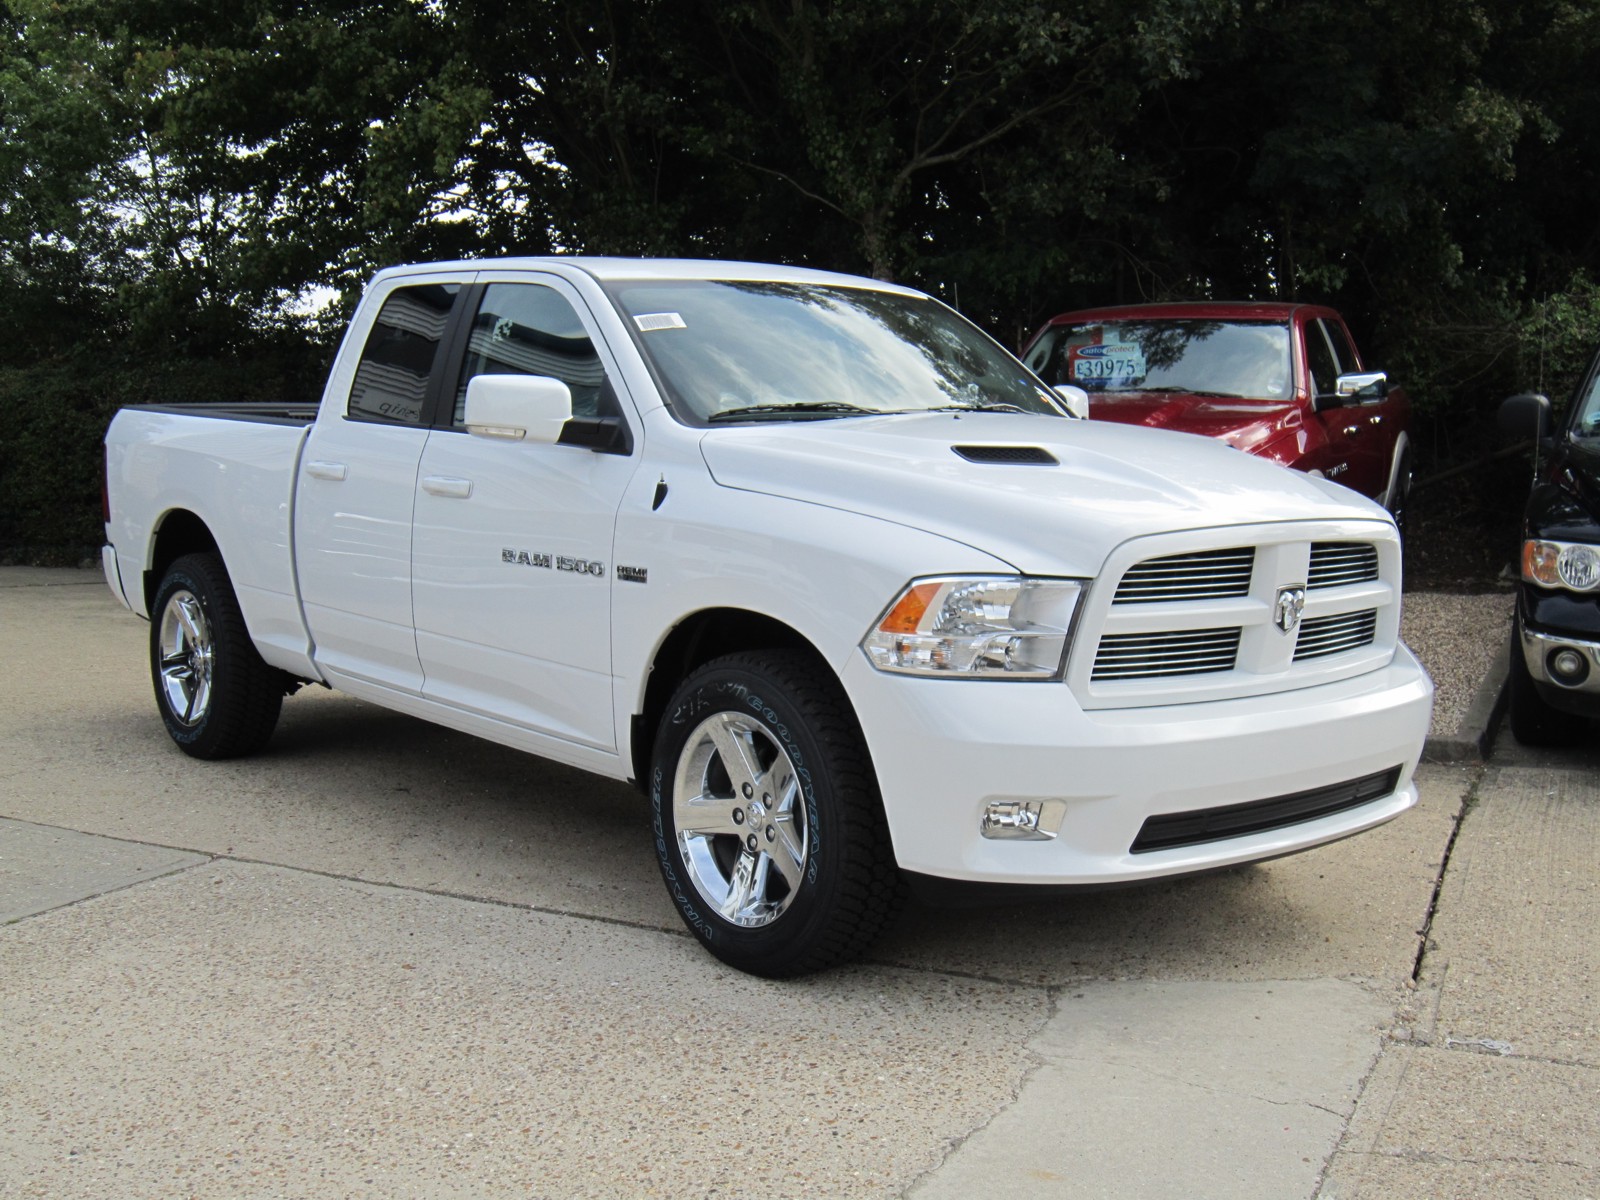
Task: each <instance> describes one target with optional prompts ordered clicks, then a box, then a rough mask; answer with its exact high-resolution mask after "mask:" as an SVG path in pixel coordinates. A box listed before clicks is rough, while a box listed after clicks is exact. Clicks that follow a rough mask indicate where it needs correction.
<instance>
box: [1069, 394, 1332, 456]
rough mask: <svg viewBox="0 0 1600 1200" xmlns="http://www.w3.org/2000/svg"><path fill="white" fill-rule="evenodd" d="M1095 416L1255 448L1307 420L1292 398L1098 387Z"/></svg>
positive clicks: (1093, 402) (1091, 400)
mask: <svg viewBox="0 0 1600 1200" xmlns="http://www.w3.org/2000/svg"><path fill="white" fill-rule="evenodd" d="M1089 416H1090V419H1092V420H1096V421H1115V422H1117V423H1118V424H1120V425H1149V426H1151V427H1152V428H1155V429H1171V430H1175V431H1177V432H1179V433H1198V434H1201V435H1203V436H1205V437H1213V438H1220V439H1222V440H1223V441H1225V442H1227V443H1228V445H1230V446H1233V447H1235V448H1236V449H1239V450H1254V449H1256V448H1257V447H1259V446H1263V445H1265V444H1266V443H1267V442H1269V441H1271V440H1272V439H1273V438H1275V437H1277V436H1278V435H1279V434H1280V433H1283V432H1284V431H1285V430H1289V429H1293V428H1295V427H1297V426H1298V425H1299V424H1300V422H1301V416H1300V406H1299V405H1298V404H1296V403H1295V402H1294V401H1292V400H1253V399H1249V398H1245V397H1231V396H1229V397H1222V396H1196V395H1192V394H1190V393H1188V392H1137V391H1132V392H1114V393H1104V392H1097V393H1094V394H1092V395H1091V396H1090V397H1089Z"/></svg>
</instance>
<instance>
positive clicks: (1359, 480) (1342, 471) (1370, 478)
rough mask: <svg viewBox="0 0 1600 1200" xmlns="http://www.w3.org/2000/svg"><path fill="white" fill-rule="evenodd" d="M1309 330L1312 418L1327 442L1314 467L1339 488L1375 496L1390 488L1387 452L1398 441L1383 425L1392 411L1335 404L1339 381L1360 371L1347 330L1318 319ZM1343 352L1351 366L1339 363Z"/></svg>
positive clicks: (1370, 404)
mask: <svg viewBox="0 0 1600 1200" xmlns="http://www.w3.org/2000/svg"><path fill="white" fill-rule="evenodd" d="M1304 328H1305V351H1306V364H1307V366H1308V367H1309V368H1310V374H1311V387H1312V391H1313V393H1314V395H1315V397H1316V398H1317V401H1318V402H1317V405H1316V412H1315V415H1314V416H1313V417H1312V419H1313V420H1314V421H1316V422H1317V423H1318V424H1320V425H1321V426H1322V430H1323V435H1324V437H1325V438H1326V439H1327V452H1326V458H1325V460H1324V461H1322V462H1318V463H1316V464H1315V465H1316V466H1318V467H1320V468H1321V470H1322V473H1323V474H1324V475H1326V476H1327V477H1328V478H1329V479H1332V480H1333V481H1334V482H1335V483H1342V484H1344V485H1345V487H1347V488H1353V489H1355V490H1356V491H1358V492H1360V493H1361V494H1362V495H1363V496H1376V495H1377V494H1378V493H1379V492H1381V491H1383V490H1384V489H1385V488H1386V487H1388V486H1389V453H1388V452H1389V447H1390V444H1391V443H1392V440H1393V437H1392V434H1391V433H1390V432H1389V430H1387V429H1385V428H1384V427H1383V425H1384V421H1385V420H1386V419H1387V418H1388V414H1389V408H1390V406H1388V405H1385V404H1384V403H1382V402H1381V401H1376V400H1374V401H1363V402H1351V401H1348V400H1346V401H1344V402H1343V403H1339V404H1337V405H1335V404H1332V403H1330V399H1329V398H1331V397H1333V395H1334V387H1335V382H1336V381H1337V379H1338V378H1339V376H1340V375H1342V374H1350V373H1354V372H1356V371H1359V370H1360V369H1361V368H1360V366H1359V365H1358V364H1357V362H1356V360H1355V352H1354V351H1353V350H1352V349H1351V348H1350V339H1349V338H1348V337H1346V336H1345V334H1344V329H1343V327H1342V326H1337V325H1333V324H1332V323H1331V322H1327V321H1323V320H1321V319H1316V320H1311V321H1307V322H1306V324H1305V327H1304ZM1336 348H1337V349H1336ZM1339 350H1342V351H1343V353H1344V355H1345V356H1346V358H1347V360H1348V361H1344V362H1342V361H1340V358H1339V356H1338V351H1339Z"/></svg>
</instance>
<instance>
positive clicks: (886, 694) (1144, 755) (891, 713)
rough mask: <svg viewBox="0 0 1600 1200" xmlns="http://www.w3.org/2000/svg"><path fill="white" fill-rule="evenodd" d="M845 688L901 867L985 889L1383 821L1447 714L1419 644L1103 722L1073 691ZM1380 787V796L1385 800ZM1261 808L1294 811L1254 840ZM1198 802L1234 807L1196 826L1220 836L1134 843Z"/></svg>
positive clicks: (904, 684)
mask: <svg viewBox="0 0 1600 1200" xmlns="http://www.w3.org/2000/svg"><path fill="white" fill-rule="evenodd" d="M844 682H845V686H846V688H847V689H848V691H849V693H850V696H851V699H852V701H853V702H854V704H855V706H856V711H857V714H858V716H859V717H860V719H861V724H862V728H863V729H864V730H865V731H866V737H867V741H868V744H869V746H870V749H871V752H872V758H873V765H874V767H875V768H876V770H877V774H878V782H879V785H880V787H881V789H882V792H883V799H884V808H885V810H886V813H887V815H888V820H889V828H890V832H891V834H892V836H893V839H894V847H895V854H896V857H897V858H898V860H899V862H900V865H901V867H903V868H904V869H906V870H908V871H915V872H918V873H921V874H925V875H932V876H937V877H941V878H945V879H959V880H969V881H974V882H986V883H987V882H993V883H1027V884H1043V885H1050V884H1057V885H1060V884H1068V885H1071V884H1103V883H1116V882H1125V881H1131V880H1139V879H1154V878H1160V877H1163V876H1168V875H1179V874H1187V873H1190V872H1195V871H1204V870H1210V869H1213V868H1216V867H1224V866H1230V865H1233V864H1237V863H1246V862H1253V861H1257V860H1260V859H1265V858H1274V857H1277V856H1279V855H1283V854H1290V853H1294V852H1295V851H1299V850H1305V849H1308V848H1310V847H1312V846H1316V845H1320V844H1322V843H1324V842H1329V841H1334V840H1336V839H1339V838H1343V837H1348V836H1349V835H1350V834H1353V833H1358V832H1360V831H1361V830H1363V829H1368V828H1371V827H1372V826H1374V825H1379V824H1382V823H1383V822H1384V821H1387V820H1390V819H1391V818H1393V817H1395V816H1398V815H1399V814H1400V813H1402V812H1404V811H1405V810H1406V809H1407V808H1409V807H1411V806H1412V805H1413V804H1415V803H1416V799H1417V793H1416V788H1415V786H1414V785H1413V783H1412V780H1411V776H1412V772H1413V770H1414V769H1415V767H1416V763H1417V760H1418V758H1419V757H1420V756H1421V753H1422V746H1423V742H1424V741H1425V740H1426V738H1427V734H1428V725H1429V721H1430V719H1431V716H1432V708H1433V684H1432V683H1431V682H1430V681H1429V679H1428V676H1427V673H1426V672H1425V671H1424V670H1423V669H1422V667H1421V666H1420V665H1419V664H1418V663H1417V661H1416V659H1415V658H1413V657H1412V655H1411V654H1410V652H1409V651H1408V650H1407V649H1406V648H1405V647H1404V646H1400V647H1398V648H1397V649H1396V652H1395V656H1394V659H1393V661H1392V662H1391V663H1390V664H1389V665H1388V666H1386V667H1383V668H1381V669H1379V670H1375V671H1371V672H1368V673H1366V674H1364V675H1360V676H1357V677H1355V678H1351V679H1344V680H1340V681H1338V682H1334V683H1327V684H1322V685H1318V686H1315V687H1307V688H1301V689H1298V690H1295V691H1290V692H1279V693H1276V694H1274V695H1270V696H1261V697H1246V698H1238V699H1230V700H1217V701H1210V702H1200V703H1193V704H1179V705H1167V706H1160V707H1146V708H1129V709H1101V710H1095V711H1090V712H1086V711H1084V710H1083V709H1082V708H1080V707H1079V705H1078V703H1077V700H1076V699H1075V697H1074V696H1073V694H1072V692H1071V690H1070V689H1069V688H1068V687H1067V686H1066V685H1064V684H1028V683H1016V682H979V681H973V680H937V679H914V678H908V677H905V676H894V675H885V674H881V673H879V672H877V671H875V670H873V668H872V667H871V665H870V664H868V663H867V662H866V661H865V659H864V658H861V657H859V656H858V657H857V658H856V659H855V660H853V661H852V662H851V664H850V665H849V666H847V668H846V670H845V672H844ZM1391 772H1392V774H1390V773H1391ZM1375 778H1382V779H1383V780H1384V786H1383V790H1382V794H1377V795H1373V794H1372V792H1371V785H1370V781H1371V780H1373V779H1375ZM1391 779H1392V780H1393V783H1392V786H1390V785H1389V782H1388V781H1389V780H1391ZM1361 781H1365V784H1364V786H1365V787H1366V788H1367V790H1366V791H1364V792H1363V791H1360V790H1359V789H1358V791H1357V792H1356V793H1354V794H1353V800H1352V802H1350V803H1345V804H1344V805H1343V806H1342V807H1339V808H1338V810H1337V811H1332V812H1326V813H1325V815H1312V816H1310V817H1309V818H1308V819H1294V816H1293V814H1294V812H1295V804H1296V803H1298V802H1299V798H1301V797H1303V796H1306V795H1321V796H1329V795H1335V796H1336V795H1337V794H1338V793H1339V790H1340V789H1341V788H1343V787H1345V785H1355V784H1357V783H1358V782H1361ZM1368 796H1371V798H1370V799H1369V798H1367V797H1368ZM1262 802H1269V803H1274V804H1277V805H1279V807H1278V808H1277V809H1275V810H1273V811H1275V812H1278V813H1279V814H1280V818H1281V819H1280V823H1277V824H1275V825H1273V827H1271V828H1264V829H1263V828H1257V829H1254V830H1253V831H1251V830H1250V829H1249V826H1250V821H1248V820H1244V821H1229V820H1228V819H1227V813H1228V811H1229V810H1232V809H1234V807H1235V806H1241V805H1249V804H1257V805H1260V804H1261V803H1262ZM1326 807H1328V806H1326V805H1325V806H1324V809H1325V808H1326ZM1199 810H1222V813H1223V819H1222V820H1221V821H1219V822H1218V823H1217V824H1216V825H1215V826H1214V827H1213V826H1207V825H1204V824H1201V825H1198V826H1195V827H1196V828H1200V829H1202V830H1204V829H1206V828H1216V829H1219V830H1222V831H1224V832H1223V833H1222V834H1221V835H1220V836H1215V837H1213V836H1211V835H1210V834H1203V836H1204V837H1206V838H1207V839H1208V840H1200V841H1194V840H1192V839H1191V840H1190V841H1189V842H1188V844H1183V845H1171V846H1165V847H1163V848H1155V849H1146V848H1144V847H1147V846H1149V845H1150V844H1151V843H1150V839H1149V837H1148V835H1147V834H1146V835H1145V840H1144V841H1143V842H1142V843H1141V846H1140V848H1139V849H1135V843H1136V842H1140V839H1141V835H1142V834H1144V833H1145V830H1146V822H1147V821H1149V820H1150V819H1151V818H1162V817H1166V818H1170V820H1169V821H1167V822H1165V824H1166V825H1167V827H1168V828H1171V827H1172V826H1174V825H1178V826H1182V825H1184V824H1185V819H1184V818H1183V817H1180V816H1178V814H1194V813H1197V812H1199ZM1258 811H1259V810H1258ZM1310 811H1312V812H1313V813H1315V812H1316V809H1315V807H1313V808H1312V809H1311V810H1310ZM996 812H1000V813H1002V814H1004V813H1007V812H1018V813H1020V812H1037V813H1038V814H1039V818H1040V823H1041V825H1054V826H1055V831H1054V836H1053V837H1047V838H1032V837H1023V836H1016V835H1017V830H1016V829H1015V828H1011V829H1000V830H998V831H997V830H996V828H995V827H994V825H993V822H992V816H993V814H994V813H996ZM985 814H990V816H991V827H990V829H989V831H988V835H987V836H986V835H985V832H984V828H983V826H984V820H985ZM1210 816H1211V814H1206V816H1205V817H1203V818H1202V820H1203V821H1204V820H1210ZM1022 822H1023V823H1024V824H1025V823H1026V822H1027V818H1022ZM1259 823H1260V822H1257V824H1259ZM1154 824H1155V825H1156V826H1161V825H1162V824H1163V822H1161V821H1159V820H1158V821H1156V822H1155V823H1154ZM1240 829H1244V830H1246V831H1244V832H1235V831H1236V830H1240ZM997 833H998V836H996V835H997Z"/></svg>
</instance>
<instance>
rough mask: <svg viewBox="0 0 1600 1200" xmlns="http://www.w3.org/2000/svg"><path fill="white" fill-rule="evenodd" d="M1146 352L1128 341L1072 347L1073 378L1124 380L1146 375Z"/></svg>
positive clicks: (1108, 381)
mask: <svg viewBox="0 0 1600 1200" xmlns="http://www.w3.org/2000/svg"><path fill="white" fill-rule="evenodd" d="M1146 371H1147V368H1146V366H1145V361H1144V352H1143V351H1142V350H1140V349H1139V347H1138V346H1137V345H1134V344H1132V343H1128V342H1120V343H1115V344H1112V343H1108V344H1106V345H1103V346H1074V347H1073V348H1072V378H1073V379H1084V380H1089V381H1091V382H1095V383H1121V382H1124V381H1127V380H1132V379H1139V378H1142V377H1143V376H1144V375H1145V374H1146Z"/></svg>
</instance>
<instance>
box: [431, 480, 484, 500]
mask: <svg viewBox="0 0 1600 1200" xmlns="http://www.w3.org/2000/svg"><path fill="white" fill-rule="evenodd" d="M422 490H423V491H425V492H427V493H428V495H430V496H443V497H445V499H447V500H465V499H466V498H467V497H468V496H470V495H472V480H470V479H451V478H449V477H448V476H445V475H424V476H423V477H422Z"/></svg>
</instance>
